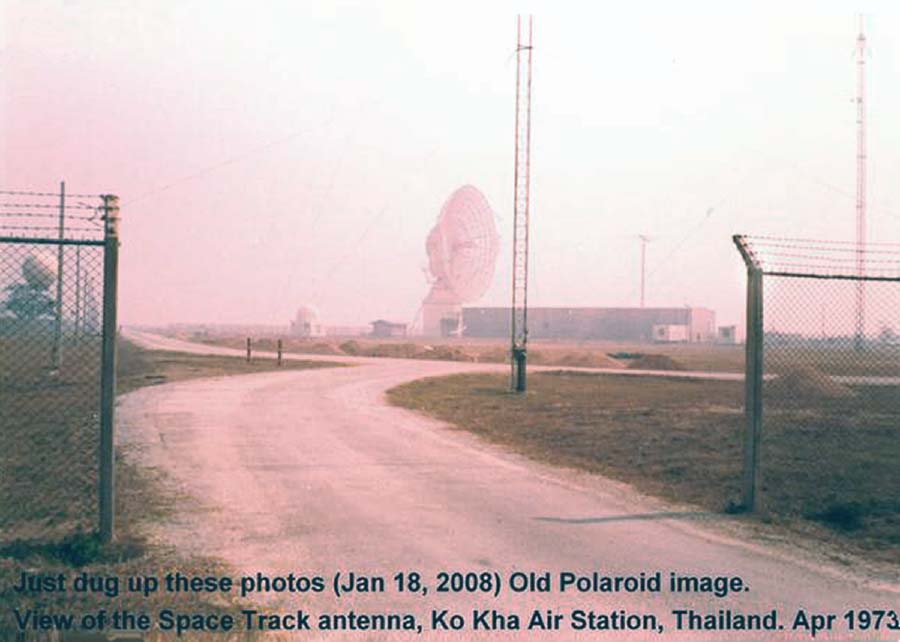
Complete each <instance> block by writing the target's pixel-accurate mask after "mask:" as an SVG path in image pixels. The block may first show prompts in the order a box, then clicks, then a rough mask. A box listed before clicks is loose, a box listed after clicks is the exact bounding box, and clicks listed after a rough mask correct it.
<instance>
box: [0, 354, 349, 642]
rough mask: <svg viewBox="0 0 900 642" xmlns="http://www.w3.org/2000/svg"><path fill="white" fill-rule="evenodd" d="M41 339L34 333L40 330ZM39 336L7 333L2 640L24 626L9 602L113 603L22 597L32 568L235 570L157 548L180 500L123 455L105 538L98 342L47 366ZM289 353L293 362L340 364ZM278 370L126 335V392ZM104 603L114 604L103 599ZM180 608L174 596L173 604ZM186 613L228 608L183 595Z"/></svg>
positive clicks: (0, 466) (75, 606)
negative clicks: (110, 539)
mask: <svg viewBox="0 0 900 642" xmlns="http://www.w3.org/2000/svg"><path fill="white" fill-rule="evenodd" d="M32 339H33V337H32ZM41 345H42V344H41V343H40V342H35V341H28V342H26V343H25V344H23V343H22V337H19V338H18V339H17V341H13V340H12V339H10V338H4V339H3V340H2V341H0V357H2V359H0V364H2V365H0V384H2V385H0V497H2V505H0V605H2V606H3V607H4V608H2V609H0V639H7V638H9V637H11V636H12V635H13V633H14V628H13V627H14V622H12V621H11V618H12V614H11V609H12V608H14V607H16V606H17V605H22V606H25V607H26V608H29V607H31V606H35V605H37V606H39V607H42V608H44V609H45V610H46V609H50V610H53V609H64V610H67V611H71V612H86V610H87V609H90V608H91V607H98V608H99V607H100V606H103V605H105V604H106V603H108V600H105V598H104V600H99V599H96V598H93V597H92V596H91V595H90V594H87V593H81V594H72V593H68V594H59V593H45V594H42V595H39V596H36V597H29V596H26V597H23V596H21V595H20V594H18V593H14V592H13V591H12V590H11V587H12V585H13V583H14V582H18V578H19V575H20V573H21V572H22V571H25V570H27V571H30V572H39V573H45V574H51V575H55V574H58V573H68V574H70V575H71V574H74V573H75V572H76V571H78V572H80V571H88V572H89V573H93V574H98V575H104V576H110V575H119V576H125V575H135V574H151V575H156V574H159V573H162V572H174V571H176V570H178V571H181V572H182V573H185V574H189V575H213V574H216V573H224V572H226V571H225V569H223V568H222V567H221V565H220V564H219V563H218V562H216V561H215V560H210V559H197V558H190V559H187V558H184V557H182V556H180V555H178V554H177V553H176V552H174V551H171V550H164V549H162V548H160V547H159V546H155V545H151V544H149V543H148V542H147V541H146V540H145V538H144V525H145V524H148V523H152V522H154V521H158V520H160V519H163V518H164V517H165V515H166V514H167V513H168V511H169V508H170V506H171V505H172V502H173V501H175V498H174V497H172V496H171V495H169V494H168V493H167V491H165V490H164V484H162V483H161V481H162V480H161V477H160V473H158V472H157V471H154V470H149V469H145V468H141V467H138V466H135V465H133V464H132V463H129V460H128V459H127V458H124V457H122V453H121V452H120V453H119V454H118V456H117V458H116V491H117V493H116V515H117V540H116V542H115V543H113V544H111V545H108V546H101V545H100V544H99V543H98V540H97V538H96V536H95V534H94V529H95V525H96V461H97V459H96V457H97V442H98V439H97V434H96V432H97V426H98V424H97V419H96V416H95V412H96V408H97V405H96V404H97V400H98V396H99V379H98V377H97V370H96V367H97V364H98V356H99V342H98V341H97V340H91V339H86V338H81V340H80V341H79V342H78V344H77V345H65V346H64V360H63V368H61V369H60V371H59V372H57V373H56V374H53V375H52V376H50V375H48V374H47V373H46V367H43V368H42V367H41V366H42V365H43V366H46V363H47V361H46V357H47V351H46V350H45V349H43V348H42V347H41ZM336 365H339V364H329V363H323V362H304V361H294V360H290V361H287V362H285V365H284V369H303V368H321V367H329V366H336ZM276 368H277V365H276V364H275V363H274V361H271V360H270V361H254V362H252V363H249V364H248V363H247V362H246V361H244V360H243V359H241V358H235V357H217V356H199V355H189V354H180V353H167V352H150V351H145V350H142V349H140V348H137V347H136V346H134V345H132V344H129V343H127V342H121V343H120V347H119V376H118V388H119V392H120V393H124V392H128V391H131V390H134V389H137V388H140V387H142V386H146V385H154V384H159V383H163V382H168V381H178V380H184V379H190V378H197V377H213V376H224V375H231V374H247V373H252V372H263V371H270V370H274V369H276ZM167 599H168V601H169V602H170V603H171V602H172V598H166V597H164V594H163V593H159V594H156V595H154V596H151V597H150V599H149V600H148V599H144V598H143V597H142V596H139V595H124V596H120V597H119V598H117V600H116V601H117V603H119V604H121V605H122V606H124V607H126V608H133V609H138V608H139V609H140V610H149V609H153V608H157V607H161V606H162V605H163V603H164V602H165V601H166V600H167ZM100 601H103V602H104V604H103V605H101V604H98V602H100ZM173 605H174V604H169V606H173ZM177 606H178V608H180V609H190V608H198V609H201V610H204V611H210V610H212V611H215V610H216V609H220V608H222V609H224V608H225V607H226V606H227V604H225V603H221V602H215V601H213V602H204V601H203V599H201V598H198V597H196V596H193V594H192V595H183V596H179V597H178V599H177Z"/></svg>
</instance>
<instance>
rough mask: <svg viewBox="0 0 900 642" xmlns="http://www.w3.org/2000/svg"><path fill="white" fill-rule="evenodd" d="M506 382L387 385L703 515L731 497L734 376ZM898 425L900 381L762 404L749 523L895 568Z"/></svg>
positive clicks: (555, 377) (734, 496) (736, 424)
mask: <svg viewBox="0 0 900 642" xmlns="http://www.w3.org/2000/svg"><path fill="white" fill-rule="evenodd" d="M507 385H508V381H507V378H506V377H505V376H502V375H490V374H471V375H468V374H467V375H456V376H451V377H443V378H433V379H424V380H420V381H416V382H412V383H409V384H405V385H402V386H399V387H397V388H395V389H393V390H391V391H390V392H389V393H388V394H389V398H390V400H391V402H392V403H394V404H397V405H400V406H403V407H406V408H410V409H413V410H418V411H422V412H425V413H428V414H430V415H433V416H435V417H437V418H439V419H442V420H444V421H447V422H449V423H451V424H454V425H456V426H458V427H460V428H462V429H465V430H469V431H471V432H473V433H475V434H477V435H479V436H481V437H483V438H485V439H487V440H489V441H491V442H494V443H497V444H502V445H504V446H508V447H510V448H512V449H514V450H516V451H518V452H520V453H523V454H525V455H527V456H529V457H532V458H534V459H537V460H540V461H545V462H549V463H551V464H557V465H561V466H568V467H573V468H577V469H582V470H587V471H591V472H596V473H600V474H603V475H606V476H609V477H611V478H615V479H618V480H622V481H625V482H628V483H630V484H633V485H634V486H635V487H637V488H638V489H640V490H642V491H644V492H647V493H650V494H653V495H657V496H661V497H664V498H667V499H671V500H676V501H679V502H687V503H690V504H695V505H697V506H700V507H702V508H704V509H707V510H710V511H715V512H732V511H733V510H734V509H735V508H736V507H737V505H738V504H739V499H740V495H739V492H740V471H741V468H740V466H741V448H742V434H743V433H742V431H743V421H744V420H743V384H742V383H740V382H729V381H706V380H704V381H700V380H691V379H679V380H673V379H664V378H661V377H641V378H639V379H635V378H633V377H624V376H616V375H604V374H586V373H572V372H569V373H564V372H560V373H535V374H533V375H532V376H531V377H530V379H529V390H528V392H527V394H526V395H524V396H517V395H512V394H510V393H508V392H507ZM875 408H877V409H878V412H875V411H874V410H873V409H875ZM898 432H900V394H897V388H896V387H888V386H883V387H870V388H859V389H857V392H856V394H855V395H854V396H853V397H849V398H841V399H831V400H824V401H823V402H822V403H820V404H818V406H817V407H811V406H809V405H806V406H803V407H787V406H786V407H784V408H782V409H780V410H778V411H776V412H773V413H770V414H769V415H767V418H766V427H765V433H764V438H763V453H762V462H763V471H762V474H763V477H762V479H763V486H762V494H763V500H764V501H763V510H762V512H761V514H760V515H759V516H756V517H752V518H750V519H762V520H763V521H766V522H774V523H776V524H778V525H779V526H780V527H781V528H784V529H787V530H788V531H789V532H792V533H795V534H798V533H802V534H803V536H804V537H807V538H812V539H813V540H821V541H828V542H832V543H836V544H837V545H838V546H839V547H840V548H842V549H846V550H849V551H852V552H856V553H860V554H862V555H865V556H866V557H867V558H869V559H871V560H874V561H876V562H887V563H889V564H900V466H898V465H897V461H898V457H900V439H898V436H900V434H898Z"/></svg>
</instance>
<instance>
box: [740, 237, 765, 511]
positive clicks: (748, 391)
mask: <svg viewBox="0 0 900 642" xmlns="http://www.w3.org/2000/svg"><path fill="white" fill-rule="evenodd" d="M734 243H735V245H737V248H738V251H739V252H740V253H741V256H742V257H743V259H744V263H745V264H746V265H747V331H746V335H747V336H746V356H745V364H744V420H745V426H744V464H743V483H742V495H743V497H742V505H743V509H744V510H746V511H751V512H752V511H754V510H756V508H757V497H758V495H759V487H760V474H759V456H760V453H759V450H760V439H761V437H762V413H763V402H762V401H763V400H762V395H763V342H764V340H765V337H764V334H763V271H762V269H761V267H760V265H759V263H758V261H757V260H756V257H755V256H754V255H753V253H752V252H751V251H750V249H749V248H748V247H747V245H746V243H745V242H744V238H743V237H742V236H737V235H736V236H735V237H734Z"/></svg>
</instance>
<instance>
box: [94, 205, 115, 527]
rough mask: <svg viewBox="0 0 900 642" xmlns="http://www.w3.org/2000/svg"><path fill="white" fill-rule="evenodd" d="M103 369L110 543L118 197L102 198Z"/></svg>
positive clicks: (103, 483)
mask: <svg viewBox="0 0 900 642" xmlns="http://www.w3.org/2000/svg"><path fill="white" fill-rule="evenodd" d="M102 198H103V220H104V222H105V230H104V237H103V240H104V244H103V358H102V359H103V366H102V372H101V378H100V462H99V464H100V466H99V468H100V475H99V489H98V491H99V492H98V495H99V508H100V540H101V541H102V542H104V543H107V542H110V541H112V539H113V536H114V526H115V513H114V505H115V487H116V484H115V434H114V427H113V422H114V420H115V404H116V363H117V360H116V332H117V328H118V325H117V320H116V304H117V300H118V271H119V197H118V196H113V195H111V194H110V195H104V196H103V197H102Z"/></svg>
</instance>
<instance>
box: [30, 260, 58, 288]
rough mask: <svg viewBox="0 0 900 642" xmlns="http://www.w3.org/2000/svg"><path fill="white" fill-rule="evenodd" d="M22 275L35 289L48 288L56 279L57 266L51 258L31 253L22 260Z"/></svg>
mask: <svg viewBox="0 0 900 642" xmlns="http://www.w3.org/2000/svg"><path fill="white" fill-rule="evenodd" d="M22 276H23V277H24V278H25V283H27V284H28V286H29V287H31V288H34V289H35V290H46V289H47V288H49V287H50V286H51V285H52V284H53V281H55V280H56V268H55V267H54V266H53V263H52V262H51V261H50V259H49V258H47V257H43V256H40V255H38V254H29V255H28V256H26V257H25V260H24V261H22Z"/></svg>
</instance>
